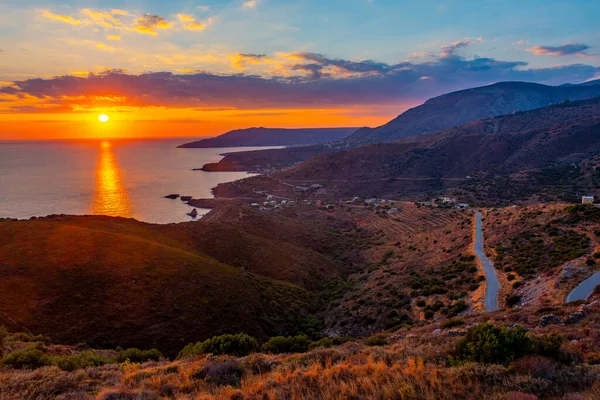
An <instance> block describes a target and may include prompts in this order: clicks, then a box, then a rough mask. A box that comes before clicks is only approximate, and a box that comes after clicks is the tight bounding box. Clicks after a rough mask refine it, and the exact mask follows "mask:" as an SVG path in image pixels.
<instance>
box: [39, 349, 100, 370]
mask: <svg viewBox="0 0 600 400" xmlns="http://www.w3.org/2000/svg"><path fill="white" fill-rule="evenodd" d="M110 361H111V360H109V359H106V358H104V357H101V356H100V355H98V354H97V353H95V352H93V351H84V352H82V353H79V354H70V355H65V356H46V357H45V360H44V364H45V365H56V366H57V367H59V368H60V369H62V370H63V371H74V370H76V369H80V368H87V367H99V366H101V365H104V364H108V363H109V362H110Z"/></svg>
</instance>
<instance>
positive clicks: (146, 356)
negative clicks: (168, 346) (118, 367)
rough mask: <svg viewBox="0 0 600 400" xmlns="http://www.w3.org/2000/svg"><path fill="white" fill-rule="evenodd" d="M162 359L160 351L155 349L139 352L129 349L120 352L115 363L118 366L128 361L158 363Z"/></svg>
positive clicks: (138, 350)
mask: <svg viewBox="0 0 600 400" xmlns="http://www.w3.org/2000/svg"><path fill="white" fill-rule="evenodd" d="M161 357H162V354H161V353H160V351H158V350H156V349H150V350H140V349H136V348H131V349H127V350H121V351H120V352H119V354H118V355H117V358H116V361H117V362H118V363H119V364H120V363H123V362H125V360H129V361H131V362H134V363H135V362H145V361H158V360H160V358H161Z"/></svg>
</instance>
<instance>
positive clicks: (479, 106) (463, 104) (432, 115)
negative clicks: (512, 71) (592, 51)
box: [342, 82, 600, 146]
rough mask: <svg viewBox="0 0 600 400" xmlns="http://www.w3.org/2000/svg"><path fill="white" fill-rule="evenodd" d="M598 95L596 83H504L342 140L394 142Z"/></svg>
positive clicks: (447, 98)
mask: <svg viewBox="0 0 600 400" xmlns="http://www.w3.org/2000/svg"><path fill="white" fill-rule="evenodd" d="M596 96H600V86H598V85H597V84H594V83H593V82H586V83H583V84H580V85H574V86H566V87H565V86H546V85H540V84H537V83H527V82H501V83H496V84H493V85H489V86H483V87H477V88H473V89H467V90H461V91H458V92H452V93H448V94H445V95H442V96H438V97H434V98H432V99H429V100H427V101H426V102H425V103H424V104H422V105H420V106H418V107H415V108H411V109H410V110H407V111H405V112H404V113H402V114H401V115H399V116H398V117H396V118H395V119H393V120H392V121H390V122H388V123H387V124H385V125H382V126H380V127H378V128H374V129H361V130H360V131H358V132H355V133H354V134H352V135H351V136H349V137H348V138H346V139H344V140H343V141H342V143H343V144H345V145H348V146H358V145H362V144H367V143H378V142H391V141H394V140H398V139H402V138H406V137H410V136H415V135H421V134H423V133H427V132H435V131H439V130H442V129H448V128H451V127H453V126H457V125H462V124H465V123H467V122H471V121H476V120H479V119H484V118H490V117H494V116H499V115H504V114H508V113H511V112H515V111H527V110H532V109H536V108H540V107H545V106H548V105H550V104H555V103H560V102H563V101H565V100H571V101H575V100H584V99H589V98H592V97H596Z"/></svg>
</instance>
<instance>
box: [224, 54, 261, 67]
mask: <svg viewBox="0 0 600 400" xmlns="http://www.w3.org/2000/svg"><path fill="white" fill-rule="evenodd" d="M229 59H230V60H231V62H232V63H233V66H234V67H235V68H236V69H245V68H246V67H248V65H257V64H262V63H266V62H270V61H271V59H270V58H269V57H268V56H267V55H266V54H252V53H237V54H233V55H231V56H229Z"/></svg>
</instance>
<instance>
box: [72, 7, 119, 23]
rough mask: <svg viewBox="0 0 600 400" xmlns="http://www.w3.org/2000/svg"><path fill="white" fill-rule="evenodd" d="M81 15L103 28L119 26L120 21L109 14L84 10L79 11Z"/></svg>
mask: <svg viewBox="0 0 600 400" xmlns="http://www.w3.org/2000/svg"><path fill="white" fill-rule="evenodd" d="M81 14H83V15H85V16H86V17H88V18H89V19H90V20H91V21H92V22H93V23H94V24H96V25H100V26H103V27H104V28H114V27H115V26H118V25H121V21H120V20H118V19H117V18H115V17H114V16H113V15H112V14H111V13H109V12H105V11H97V10H91V9H89V8H84V9H83V10H81Z"/></svg>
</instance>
